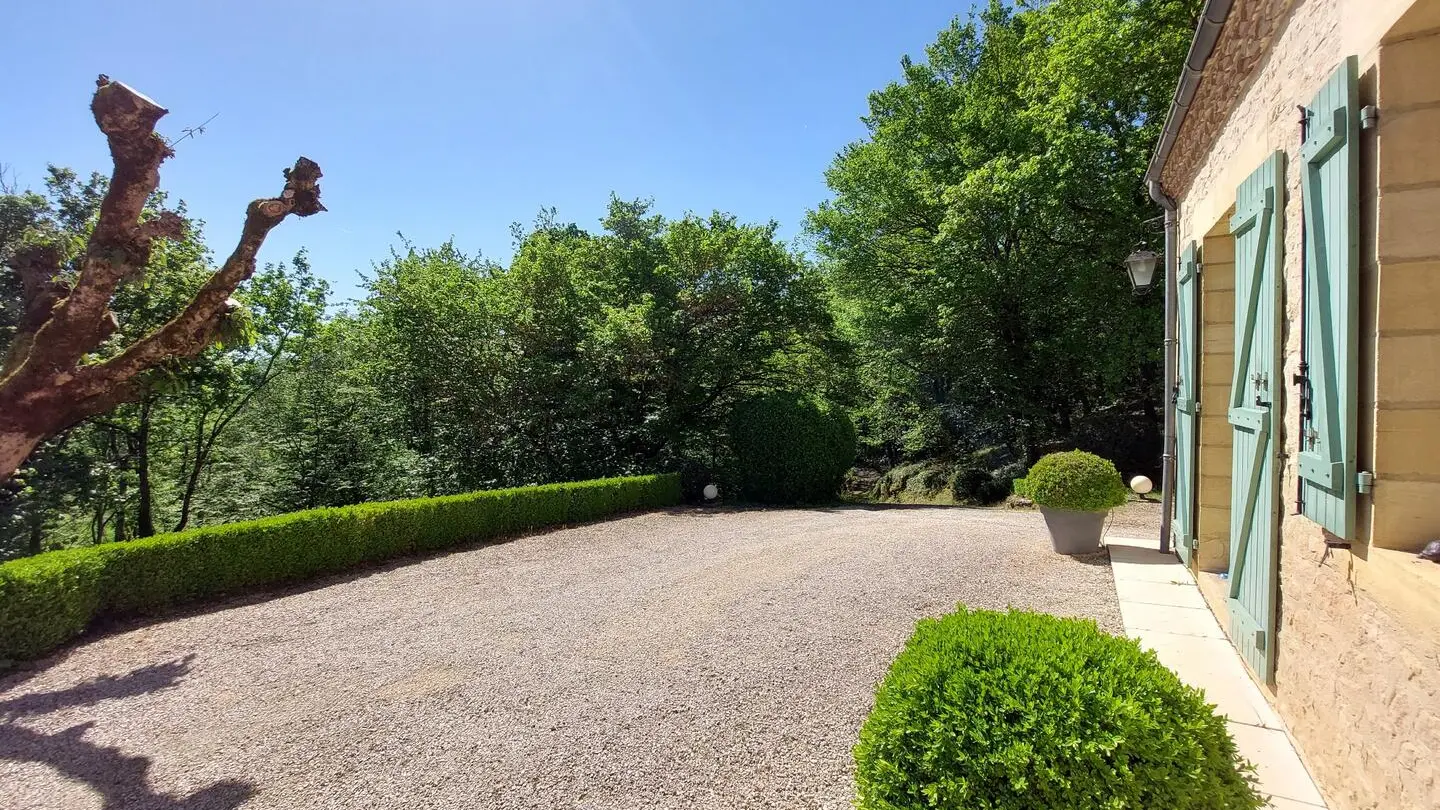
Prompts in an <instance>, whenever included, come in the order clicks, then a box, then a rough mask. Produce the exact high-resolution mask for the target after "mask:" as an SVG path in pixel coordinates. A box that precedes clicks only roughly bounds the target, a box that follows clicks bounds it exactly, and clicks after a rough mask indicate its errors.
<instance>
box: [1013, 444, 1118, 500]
mask: <svg viewBox="0 0 1440 810" xmlns="http://www.w3.org/2000/svg"><path fill="white" fill-rule="evenodd" d="M1128 492H1129V490H1127V489H1126V488H1125V482H1124V481H1123V480H1121V478H1120V471H1119V470H1117V469H1115V465H1114V464H1111V463H1110V462H1109V461H1106V460H1105V459H1103V458H1101V457H1099V456H1097V455H1095V454H1094V453H1087V452H1085V451H1084V450H1071V451H1069V452H1065V453H1051V454H1050V455H1048V456H1045V457H1044V458H1042V459H1040V460H1039V461H1037V462H1035V466H1033V467H1031V468H1030V472H1029V473H1027V474H1026V475H1025V477H1024V478H1020V479H1016V481H1015V494H1016V495H1019V496H1020V497H1022V498H1029V499H1030V500H1032V501H1034V502H1035V503H1036V504H1037V505H1039V506H1045V507H1048V508H1050V509H1069V510H1071V511H1075V512H1105V511H1107V510H1110V509H1113V508H1115V507H1117V506H1120V505H1121V504H1123V503H1125V497H1126V494H1127V493H1128Z"/></svg>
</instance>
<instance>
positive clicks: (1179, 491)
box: [1171, 242, 1200, 563]
mask: <svg viewBox="0 0 1440 810" xmlns="http://www.w3.org/2000/svg"><path fill="white" fill-rule="evenodd" d="M1199 269H1200V267H1199V262H1198V260H1197V258H1196V250H1195V243H1194V242H1191V243H1190V244H1189V245H1187V246H1186V247H1185V252H1184V253H1183V254H1182V255H1181V257H1180V275H1179V277H1178V278H1177V281H1178V282H1179V283H1178V285H1177V286H1178V287H1179V295H1178V301H1177V303H1178V304H1179V312H1178V316H1179V317H1177V318H1176V321H1177V323H1176V327H1177V328H1176V335H1175V336H1176V338H1177V344H1178V345H1177V359H1178V363H1177V364H1176V367H1175V390H1174V391H1173V392H1172V394H1171V397H1172V398H1173V399H1174V402H1175V520H1174V524H1173V525H1174V532H1173V533H1174V537H1175V550H1176V552H1178V553H1179V554H1180V558H1181V559H1182V560H1184V561H1185V562H1187V563H1188V562H1190V556H1191V554H1192V553H1193V552H1194V550H1195V496H1196V493H1197V491H1198V490H1197V487H1196V476H1197V475H1198V473H1199V469H1200V465H1199V464H1198V461H1199V459H1198V458H1197V454H1198V453H1199V451H1200V447H1199V444H1198V443H1197V439H1198V434H1199V431H1198V430H1197V429H1196V428H1197V424H1196V422H1197V421H1198V418H1199V416H1198V414H1199V411H1200V408H1199V406H1200V364H1199V359H1200V340H1199V338H1200V330H1199V317H1198V310H1197V305H1198V304H1199V302H1200V296H1199V295H1198V292H1199V289H1198V288H1199V286H1200V274H1199Z"/></svg>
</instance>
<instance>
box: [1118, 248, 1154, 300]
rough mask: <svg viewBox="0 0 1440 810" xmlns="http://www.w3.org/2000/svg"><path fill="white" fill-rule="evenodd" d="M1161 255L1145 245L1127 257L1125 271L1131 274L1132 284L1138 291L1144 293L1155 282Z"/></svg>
mask: <svg viewBox="0 0 1440 810" xmlns="http://www.w3.org/2000/svg"><path fill="white" fill-rule="evenodd" d="M1159 258H1160V257H1159V256H1158V255H1156V253H1155V251H1153V250H1146V249H1145V248H1144V247H1143V246H1142V247H1140V248H1137V249H1136V250H1135V252H1133V253H1131V254H1130V255H1129V256H1127V257H1126V258H1125V272H1127V273H1129V274H1130V284H1131V285H1132V286H1133V287H1134V288H1135V292H1136V293H1143V292H1145V291H1146V290H1148V289H1150V285H1151V284H1153V283H1155V264H1156V261H1157V260H1158V259H1159Z"/></svg>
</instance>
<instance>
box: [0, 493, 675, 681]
mask: <svg viewBox="0 0 1440 810" xmlns="http://www.w3.org/2000/svg"><path fill="white" fill-rule="evenodd" d="M679 500H680V478H679V476H677V475H673V474H671V475H653V476H638V477H632V478H609V479H603V480H598V481H582V482H578V483H569V484H547V485H545V486H538V487H523V488H519V489H501V490H490V491H485V492H472V493H469V494H465V495H450V496H446V497H440V498H418V499H414V500H406V501H391V502H388V503H366V504H359V505H356V506H343V507H339V508H324V509H311V510H308V511H305V512H292V513H290V514H285V515H277V516H275V517H270V518H262V519H260V520H251V521H246V522H243V523H231V524H227V525H223V526H214V527H209V528H203V529H195V530H193V531H187V532H180V533H177V534H165V535H158V536H156V537H152V538H148V539H145V540H136V541H132V542H127V543H107V544H104V545H99V546H90V547H87V548H76V549H66V550H63V551H53V552H49V553H46V554H40V555H37V556H34V557H27V558H24V559H20V560H14V561H12V562H8V563H4V564H0V659H5V658H31V657H34V656H37V655H40V654H41V653H44V652H45V651H47V650H49V649H51V648H52V647H54V646H55V645H57V644H60V643H62V642H64V641H65V640H67V639H70V638H72V637H74V636H76V635H78V634H80V633H81V632H82V631H84V630H85V628H86V627H87V626H89V624H90V622H91V621H93V620H94V619H96V618H97V617H100V616H125V615H136V614H144V613H149V612H153V611H157V610H161V609H164V608H166V607H168V606H171V605H175V604H179V603H182V602H190V601H194V600H198V599H205V598H208V597H213V596H218V595H222V594H227V593H234V592H236V591H240V590H243V589H246V588H253V587H257V586H263V585H272V584H277V583H285V582H295V581H299V580H304V579H309V578H312V577H316V576H320V575H323V574H330V573H335V572H337V571H343V570H346V569H348V568H353V567H355V566H359V565H364V564H366V563H373V562H377V561H379V560H386V559H390V558H392V557H400V556H403V555H407V554H417V553H425V552H433V551H438V550H441V549H445V548H450V547H453V546H457V545H460V544H462V543H466V542H473V541H478V540H487V539H491V538H495V537H500V536H504V535H507V534H513V533H515V532H521V531H526V530H530V529H537V528H540V527H543V526H554V525H558V524H562V523H576V522H581V521H586V520H594V519H597V518H601V517H605V516H607V515H612V514H615V513H618V512H625V511H629V510H633V509H641V508H646V507H656V506H667V505H670V504H674V503H677V502H678V501H679Z"/></svg>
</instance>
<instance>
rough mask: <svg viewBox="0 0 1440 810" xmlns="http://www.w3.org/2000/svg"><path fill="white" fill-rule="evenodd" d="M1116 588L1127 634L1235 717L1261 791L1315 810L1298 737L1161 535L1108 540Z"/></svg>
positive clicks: (1299, 809) (1320, 801)
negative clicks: (1163, 551) (1295, 738)
mask: <svg viewBox="0 0 1440 810" xmlns="http://www.w3.org/2000/svg"><path fill="white" fill-rule="evenodd" d="M1105 542H1106V543H1107V544H1108V545H1109V548H1110V564H1111V569H1112V570H1113V571H1114V572H1115V591H1116V593H1117V594H1118V595H1119V597H1120V615H1121V617H1122V618H1123V619H1124V621H1125V632H1126V633H1127V634H1128V635H1130V636H1132V637H1134V638H1137V639H1139V640H1140V643H1141V644H1144V645H1145V646H1146V647H1149V648H1150V649H1153V650H1154V651H1155V653H1156V655H1158V656H1159V657H1160V661H1161V663H1163V664H1165V666H1167V667H1170V668H1171V669H1173V670H1174V671H1175V672H1176V673H1178V674H1179V675H1180V677H1181V678H1182V679H1184V680H1185V681H1186V682H1187V683H1189V684H1191V685H1192V686H1197V687H1199V688H1201V689H1204V690H1205V697H1206V698H1207V699H1208V700H1209V701H1210V702H1211V703H1214V704H1215V705H1216V707H1217V708H1218V709H1219V711H1220V712H1221V713H1222V714H1224V715H1225V716H1226V717H1227V718H1228V722H1229V725H1230V734H1231V736H1232V737H1234V738H1235V744H1236V745H1237V746H1239V748H1240V752H1241V753H1242V754H1243V755H1244V756H1245V757H1246V758H1247V759H1249V760H1250V761H1251V762H1254V763H1255V766H1256V770H1257V771H1258V776H1259V778H1260V789H1261V790H1262V791H1264V792H1265V793H1267V794H1269V795H1270V797H1271V799H1270V801H1271V804H1272V806H1273V807H1275V808H1276V810H1315V809H1316V808H1323V807H1325V799H1324V797H1322V796H1321V795H1320V790H1319V789H1318V788H1317V787H1316V786H1315V782H1314V781H1313V780H1312V779H1311V778H1310V773H1309V772H1308V771H1307V770H1306V769H1305V765H1304V764H1303V763H1302V762H1301V761H1300V757H1299V755H1298V754H1297V753H1296V749H1295V745H1294V742H1293V740H1291V738H1290V734H1289V732H1288V731H1287V730H1286V729H1285V724H1284V723H1283V722H1281V720H1280V718H1279V716H1278V715H1276V714H1275V711H1274V709H1272V708H1271V707H1270V703H1269V701H1268V700H1266V699H1265V695H1264V693H1263V692H1261V691H1260V687H1258V686H1257V685H1256V684H1255V682H1254V681H1253V680H1252V679H1251V678H1250V676H1249V674H1248V673H1247V671H1246V669H1245V665H1244V664H1243V663H1241V660H1240V655H1239V654H1238V653H1237V652H1236V651H1235V648H1234V647H1232V646H1231V645H1230V641H1229V639H1227V638H1226V637H1225V633H1224V631H1223V630H1221V629H1220V623H1219V622H1218V621H1216V619H1215V614H1213V613H1211V612H1210V608H1209V607H1208V606H1207V605H1206V603H1205V600H1204V598H1203V597H1201V595H1200V589H1199V587H1197V586H1196V584H1195V579H1194V577H1192V576H1191V575H1190V572H1189V571H1188V570H1186V568H1185V566H1183V565H1181V564H1180V561H1179V560H1178V559H1177V558H1176V557H1175V555H1173V554H1161V553H1160V551H1159V548H1160V545H1159V542H1158V541H1156V540H1133V539H1129V538H1123V537H1108V538H1106V541H1105Z"/></svg>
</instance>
